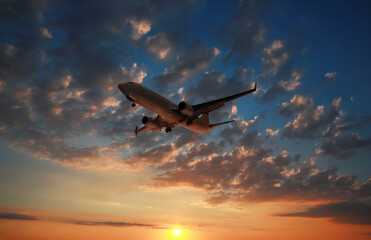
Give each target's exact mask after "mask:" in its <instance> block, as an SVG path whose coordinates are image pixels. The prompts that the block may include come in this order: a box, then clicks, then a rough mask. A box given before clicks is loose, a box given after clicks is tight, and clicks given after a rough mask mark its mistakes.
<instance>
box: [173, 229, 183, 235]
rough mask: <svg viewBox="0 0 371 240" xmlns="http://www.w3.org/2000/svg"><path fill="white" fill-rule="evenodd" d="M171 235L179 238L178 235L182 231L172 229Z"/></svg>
mask: <svg viewBox="0 0 371 240" xmlns="http://www.w3.org/2000/svg"><path fill="white" fill-rule="evenodd" d="M173 234H174V236H179V235H180V234H182V231H180V229H174V230H173Z"/></svg>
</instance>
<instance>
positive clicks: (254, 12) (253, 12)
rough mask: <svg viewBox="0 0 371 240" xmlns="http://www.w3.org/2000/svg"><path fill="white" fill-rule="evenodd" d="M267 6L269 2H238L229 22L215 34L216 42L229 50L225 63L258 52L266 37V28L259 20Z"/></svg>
mask: <svg viewBox="0 0 371 240" xmlns="http://www.w3.org/2000/svg"><path fill="white" fill-rule="evenodd" d="M269 5H270V1H240V5H239V6H238V8H237V10H236V11H235V12H234V13H233V14H232V15H231V18H230V19H229V21H228V22H227V23H226V24H225V25H223V26H222V27H221V28H220V29H219V31H218V32H217V39H218V41H219V42H220V43H221V44H223V45H225V46H228V48H229V51H228V53H227V55H226V56H225V59H224V60H225V62H227V61H229V60H230V59H232V58H235V57H236V58H237V59H238V58H239V57H246V56H248V57H249V56H251V55H252V54H254V53H256V52H259V50H260V49H261V48H262V46H263V43H264V40H265V36H266V27H265V26H264V24H263V23H262V21H260V18H262V17H263V15H264V13H265V12H266V10H267V8H268V7H269Z"/></svg>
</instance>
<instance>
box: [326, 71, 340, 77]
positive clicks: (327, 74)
mask: <svg viewBox="0 0 371 240" xmlns="http://www.w3.org/2000/svg"><path fill="white" fill-rule="evenodd" d="M337 74H338V73H337V72H328V73H326V74H325V78H328V79H335V78H336V76H337Z"/></svg>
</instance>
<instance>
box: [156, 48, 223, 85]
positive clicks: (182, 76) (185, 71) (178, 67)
mask: <svg viewBox="0 0 371 240" xmlns="http://www.w3.org/2000/svg"><path fill="white" fill-rule="evenodd" d="M218 54H219V50H218V49H217V48H213V47H209V46H207V45H206V44H203V43H196V44H194V45H192V46H191V47H190V48H189V49H188V51H186V52H185V53H184V54H182V55H180V56H178V57H177V59H176V60H175V62H174V64H173V66H172V67H171V68H170V69H168V70H165V72H164V73H163V74H161V75H158V76H155V77H153V79H154V80H155V81H156V84H157V85H159V86H162V87H163V86H166V85H170V86H174V85H177V84H180V83H182V82H184V81H185V80H186V79H187V78H188V77H189V76H191V75H192V74H195V73H197V72H199V71H201V70H203V69H205V68H207V67H209V66H210V65H211V63H212V62H213V60H214V58H215V57H216V56H217V55H218Z"/></svg>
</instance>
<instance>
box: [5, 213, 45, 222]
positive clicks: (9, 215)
mask: <svg viewBox="0 0 371 240" xmlns="http://www.w3.org/2000/svg"><path fill="white" fill-rule="evenodd" d="M0 219H11V220H30V221H34V220H39V218H37V217H34V216H30V215H25V214H18V213H0Z"/></svg>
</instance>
